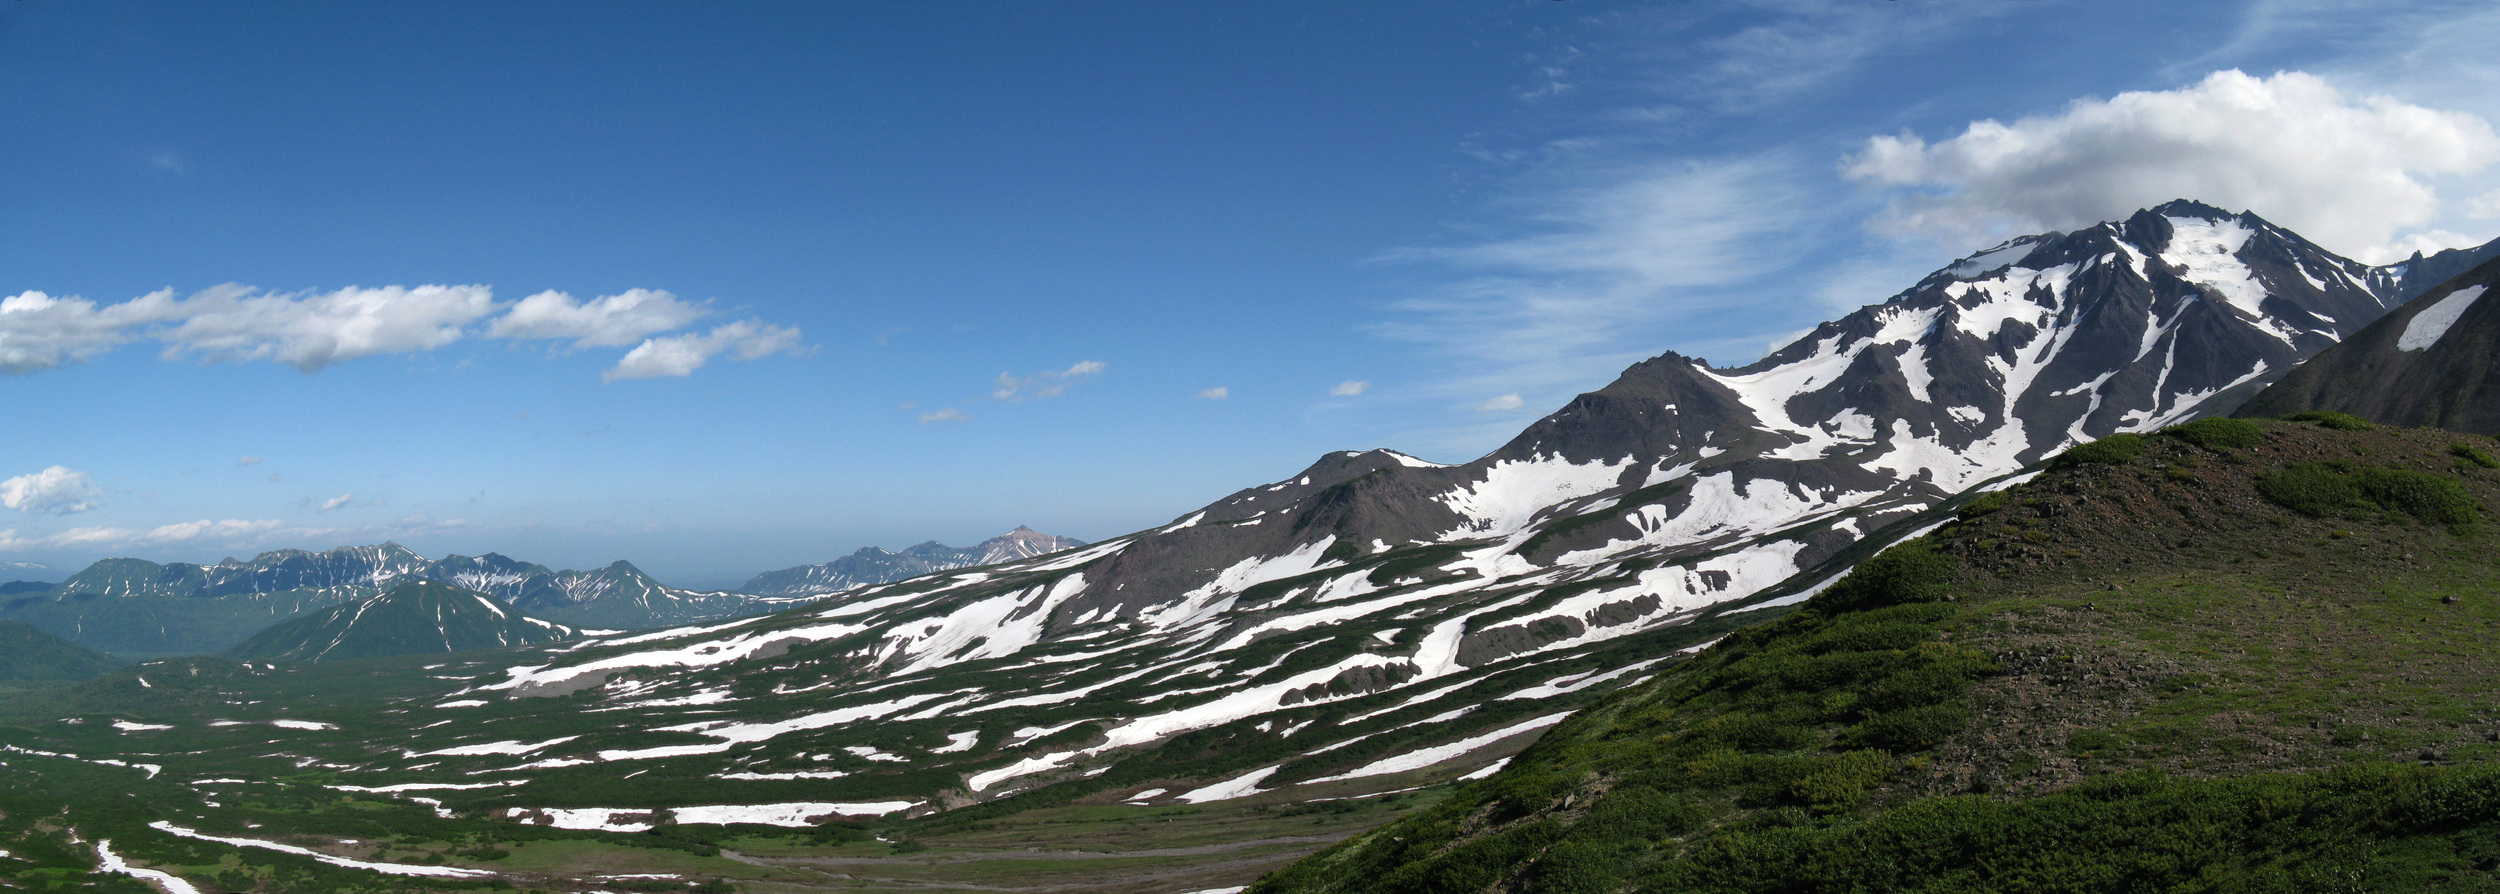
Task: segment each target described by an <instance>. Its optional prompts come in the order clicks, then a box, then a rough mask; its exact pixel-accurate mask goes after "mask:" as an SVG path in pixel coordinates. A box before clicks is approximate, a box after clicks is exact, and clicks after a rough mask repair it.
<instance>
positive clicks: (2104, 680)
mask: <svg viewBox="0 0 2500 894" xmlns="http://www.w3.org/2000/svg"><path fill="white" fill-rule="evenodd" d="M2318 422H2319V423H2321V424H2306V423H2288V422H2246V421H2240V420H2231V421H2226V422H2222V423H2219V424H2213V423H2198V424H2194V425H2190V426H2184V427H2181V428H2180V429H2176V430H2173V431H2171V432H2167V433H2164V435H2155V436H2125V437H2122V438H2114V439H2107V440H2104V441H2102V442H2098V443H2096V444H2091V445H2085V446H2084V447H2080V448H2077V449H2076V450H2075V451H2073V452H2071V453H2070V454H2068V455H2067V456H2065V457H2062V458H2061V459H2059V460H2058V461H2056V462H2054V463H2052V464H2051V466H2052V469H2051V471H2049V472H2046V473H2044V474H2043V475H2042V476H2040V477H2039V478H2038V479H2036V480H2034V481H2032V482H2030V483H2028V484H2026V485H2023V486H2021V487H2018V488H2015V489H2012V490H2010V491H2008V492H2006V493H2004V494H2002V495H1991V496H1989V497H1987V498H1984V499H1981V500H1975V501H1973V502H1972V503H1971V504H1969V505H1968V506H1966V508H1965V512H1964V517H1963V520H1962V521H1959V522H1956V523H1954V524H1952V525H1948V526H1946V527H1945V528H1943V529H1940V530H1938V531H1937V532H1935V533H1934V534H1932V535H1930V536H1928V537H1925V538H1921V539H1920V540H1918V541H1914V542H1911V543H1908V544H1904V545H1902V546H1900V547H1898V548H1896V549H1894V550H1892V551H1891V552H1888V553H1886V554H1885V555H1884V556H1882V557H1880V558H1878V559H1876V560H1874V561H1871V562H1868V563H1866V564H1865V565H1863V566H1861V567H1860V568H1859V569H1858V570H1857V571H1856V572H1854V573H1852V574H1851V575H1850V576H1849V577H1848V578H1846V579H1844V580H1843V581H1841V582H1840V583H1839V584H1836V585H1835V586H1833V587H1832V588H1830V589H1829V590H1827V591H1826V592H1824V593H1823V594H1821V595H1819V596H1817V597H1816V598H1814V599H1813V600H1811V601H1809V602H1808V603H1807V604H1806V605H1805V606H1803V607H1802V608H1801V609H1800V610H1799V611H1797V612H1795V613H1794V614H1792V615H1790V616H1788V617H1786V618H1783V619H1781V620H1779V621H1777V622H1774V623H1772V624H1769V625H1765V626H1763V627H1759V628H1754V629H1751V630H1747V631H1744V632H1740V633H1737V634H1734V635H1731V636H1729V637H1728V638H1727V639H1726V640H1724V641H1722V642H1721V643H1720V644H1719V645H1718V646H1717V647H1715V648H1713V649H1711V650H1709V651H1708V652H1706V653H1704V654H1703V655H1702V656H1700V657H1698V658H1696V659H1695V660H1693V661H1691V662H1688V663H1686V664H1684V665H1682V666H1679V667H1676V668H1674V669H1672V670H1670V671H1668V672H1666V673H1664V674H1662V675H1660V677H1659V678H1657V679H1655V680H1653V681H1651V682H1649V683H1647V684H1644V685H1642V686H1638V687H1634V688H1632V689H1628V690H1626V691H1624V692H1622V693H1619V694H1617V695H1615V696H1613V697H1611V698H1608V699H1606V700H1604V701H1602V702H1600V703H1599V704H1597V705H1595V706H1593V707H1592V708H1590V709H1589V710H1587V711H1585V712H1583V713H1582V714H1581V715H1580V716H1578V717H1575V718H1574V719H1572V720H1571V721H1569V722H1566V723H1565V724H1564V725H1563V726H1561V727H1558V728H1557V729H1556V730H1555V731H1554V732H1553V733H1552V734H1550V735H1548V736H1547V737H1546V738H1545V739H1544V740H1543V741H1541V742H1539V743H1538V744H1537V745H1536V746H1534V747H1532V748H1531V749H1529V750H1528V751H1527V752H1525V753H1523V754H1521V755H1520V756H1519V757H1518V758H1517V759H1516V760H1515V761H1514V762H1513V764H1512V765H1511V766H1510V768H1509V769H1507V770H1506V771H1505V772H1503V773H1501V774H1499V775H1497V776H1495V777H1494V778H1492V779H1489V780H1486V781H1485V782H1483V783H1480V784H1477V785H1475V786H1473V787H1471V788H1468V789H1465V790H1462V791H1461V792H1460V793H1459V794H1457V795H1456V796H1454V797H1452V798H1451V799H1450V800H1448V801H1446V802H1444V803H1442V804H1440V805H1438V806H1436V807H1435V808H1434V809H1432V810H1429V811H1425V812H1423V813H1420V814H1418V815H1415V816H1413V817H1410V818H1408V819H1405V820H1402V821H1400V822H1398V823H1396V824H1393V825H1391V826H1388V827H1385V828H1383V829H1381V830H1378V831H1376V832H1374V833H1371V834H1368V835H1365V836H1362V837H1359V838H1356V839H1353V840H1350V841H1348V842H1347V843H1345V844H1344V845H1341V846H1339V847H1337V848H1334V849H1332V850H1330V851H1327V852H1323V853H1322V854H1319V855H1317V856H1315V857H1313V858H1311V859H1309V860H1306V861H1305V862H1303V863H1302V864H1298V865H1297V866H1295V867H1293V868H1292V869H1289V870H1286V871H1283V872H1279V873H1277V874H1275V875H1273V876H1271V877H1270V878H1268V879H1267V880H1265V881H1263V882H1262V883H1261V885H1260V886H1259V887H1258V888H1256V889H1255V890H1257V891H1261V892H1276V891H1357V890H1361V891H1390V892H1458V891H1485V890H1497V891H1520V892H1601V891H1616V890H1644V891H1649V890H1654V891H1713V892H1716V891H1729V892H1734V891H1764V892H1768V891H1822V890H1829V891H1841V890H1853V891H1872V890H1882V891H1920V890H1925V891H1984V890H2002V891H2017V890H2021V891H2038V890H2094V891H2099V890H2174V889H2175V890H2285V891H2292V890H2302V891H2318V890H2488V889H2490V888H2488V887H2477V886H2478V885H2482V886H2488V885H2490V884H2491V883H2492V879H2491V878H2490V877H2489V876H2488V875H2486V874H2483V873H2482V872H2480V871H2479V870H2476V869H2475V868H2474V867H2475V865H2476V862H2477V861H2478V860H2481V859H2482V858H2483V857H2486V856H2490V855H2500V838H2495V835H2496V834H2500V832H2495V830H2500V767H2495V766H2494V765H2493V763H2492V761H2493V760H2494V759H2495V758H2500V745H2494V744H2492V743H2491V742H2490V741H2489V738H2490V737H2491V736H2492V735H2495V734H2500V733H2495V724H2500V717H2495V716H2494V715H2493V713H2492V710H2491V708H2490V707H2489V700H2488V693H2489V692H2490V691H2491V690H2492V688H2493V687H2494V686H2495V685H2500V661H2495V660H2493V659H2495V658H2500V648H2495V647H2494V646H2493V645H2491V644H2490V641H2491V639H2492V635H2491V634H2492V632H2493V630H2494V628H2495V627H2500V599H2495V596H2494V594H2495V593H2496V592H2500V567H2495V565H2494V562H2493V558H2492V557H2493V556H2494V555H2495V554H2496V553H2495V550H2494V547H2495V546H2500V544H2496V543H2495V542H2494V538H2493V536H2492V534H2491V532H2490V528H2491V526H2490V525H2489V524H2475V522H2476V521H2477V520H2478V519H2479V517H2480V516H2481V515H2482V514H2484V508H2483V507H2486V506H2490V505H2494V504H2495V498H2500V475H2496V474H2495V473H2494V472H2493V471H2491V470H2490V469H2489V468H2488V467H2487V466H2485V465H2483V464H2481V463H2478V462H2475V461H2474V458H2473V456H2472V455H2470V454H2469V453H2468V452H2467V451H2473V452H2477V453H2478V452H2480V451H2481V448H2480V447H2476V446H2474V445H2473V444H2461V442H2460V441H2459V438H2458V436H2456V435H2453V434H2450V433H2443V432H2433V431H2406V430H2375V431H2373V430H2366V428H2365V427H2358V426H2350V425H2348V424H2346V425H2339V424H2337V423H2340V422H2343V420H2335V419H2325V420H2318ZM2477 440H2479V439H2477ZM2459 446H2464V447H2465V448H2467V450H2466V451H2460V450H2458V449H2456V448H2457V447H2459ZM2287 482H2290V483H2298V484H2300V485H2301V486H2299V487H2288V486H2287ZM2338 488H2342V489H2341V490H2337V489H2338ZM2320 489H2325V490H2335V494H2333V495H2332V496H2333V498H2332V499H2325V500H2316V499H2311V498H2310V495H2311V494H2312V493H2313V492H2314V491H2317V490H2320Z"/></svg>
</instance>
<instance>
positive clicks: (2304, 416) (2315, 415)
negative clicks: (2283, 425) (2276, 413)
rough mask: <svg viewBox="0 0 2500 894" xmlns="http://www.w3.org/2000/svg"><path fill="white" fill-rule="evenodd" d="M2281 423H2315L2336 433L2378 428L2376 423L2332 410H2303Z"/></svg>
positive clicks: (2286, 417)
mask: <svg viewBox="0 0 2500 894" xmlns="http://www.w3.org/2000/svg"><path fill="white" fill-rule="evenodd" d="M2283 421H2285V422H2315V423H2317V424H2319V425H2323V426H2326V427H2328V428H2331V429H2335V430H2337V431H2369V430H2371V429H2374V428H2377V427H2378V423H2375V422H2371V421H2370V420H2367V419H2363V418H2361V417H2359V416H2355V415H2353V414H2351V413H2338V412H2335V411H2333V410H2303V411H2301V412H2298V413H2293V414H2291V415H2289V416H2285V417H2283Z"/></svg>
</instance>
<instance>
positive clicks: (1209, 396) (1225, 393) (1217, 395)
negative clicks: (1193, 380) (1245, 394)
mask: <svg viewBox="0 0 2500 894" xmlns="http://www.w3.org/2000/svg"><path fill="white" fill-rule="evenodd" d="M1198 396H1199V397H1201V398H1204V399H1206V400H1223V399H1225V398H1227V397H1231V396H1233V389H1231V388H1227V387H1224V386H1222V385H1217V386H1215V387H1213V388H1209V389H1207V390H1205V391H1201V392H1198Z"/></svg>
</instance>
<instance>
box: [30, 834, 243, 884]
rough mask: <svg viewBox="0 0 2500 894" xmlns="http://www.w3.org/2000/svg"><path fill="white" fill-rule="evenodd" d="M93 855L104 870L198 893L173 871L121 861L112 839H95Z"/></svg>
mask: <svg viewBox="0 0 2500 894" xmlns="http://www.w3.org/2000/svg"><path fill="white" fill-rule="evenodd" d="M0 853H6V851H0ZM95 857H96V860H97V861H98V862H100V863H102V864H104V865H103V869H104V871H106V872H118V873H121V874H123V875H127V876H130V877H131V878H135V879H141V880H144V881H151V882H155V883H157V884H158V885H162V886H164V888H165V890H166V891H167V892H168V894H200V889H198V888H194V887H192V886H191V883H190V882H186V881H183V880H182V879H181V878H180V877H178V876H175V875H174V874H173V873H170V872H162V871H159V870H155V869H140V868H138V867H135V866H132V865H130V864H129V863H125V862H123V861H122V855H120V854H116V853H113V841H112V839H109V838H98V839H96V842H95Z"/></svg>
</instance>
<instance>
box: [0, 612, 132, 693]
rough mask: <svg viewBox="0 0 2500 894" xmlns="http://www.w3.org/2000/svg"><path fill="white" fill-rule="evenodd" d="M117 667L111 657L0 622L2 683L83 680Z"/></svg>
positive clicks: (14, 623) (23, 626)
mask: <svg viewBox="0 0 2500 894" xmlns="http://www.w3.org/2000/svg"><path fill="white" fill-rule="evenodd" d="M116 664H117V662H115V661H114V660H113V658H112V656H110V655H106V654H104V653H102V652H98V651H96V650H94V649H90V648H87V647H85V646H82V645H79V644H77V643H73V642H70V641H69V640H65V639H62V638H60V637H57V636H53V635H52V634H49V633H45V632H43V631H41V630H38V629H36V628H35V627H34V625H32V624H26V623H23V622H19V621H0V681H29V682H55V681H74V680H84V679H87V678H89V677H93V676H95V675H97V674H101V673H103V672H105V671H108V670H112V669H113V668H114V666H115V665H116Z"/></svg>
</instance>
